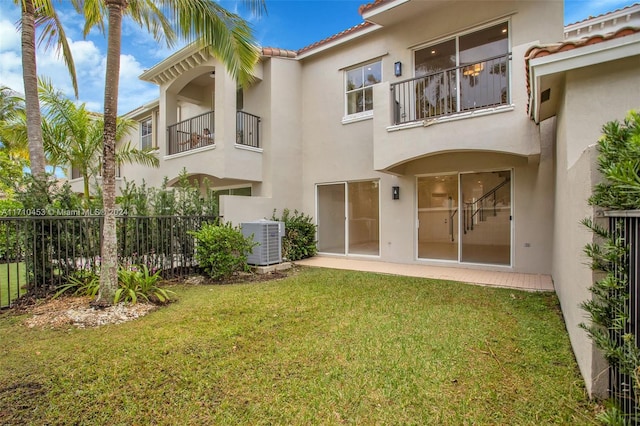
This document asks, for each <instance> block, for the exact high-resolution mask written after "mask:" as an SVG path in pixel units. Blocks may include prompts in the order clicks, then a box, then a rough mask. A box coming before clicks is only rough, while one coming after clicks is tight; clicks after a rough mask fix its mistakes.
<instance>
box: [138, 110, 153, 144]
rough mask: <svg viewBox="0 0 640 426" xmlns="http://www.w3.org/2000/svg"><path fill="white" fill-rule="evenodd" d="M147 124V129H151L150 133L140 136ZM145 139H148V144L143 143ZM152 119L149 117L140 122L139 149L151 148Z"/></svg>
mask: <svg viewBox="0 0 640 426" xmlns="http://www.w3.org/2000/svg"><path fill="white" fill-rule="evenodd" d="M147 122H148V123H149V127H150V128H151V132H150V133H147V134H146V135H144V134H142V133H143V131H144V128H145V123H147ZM145 139H148V140H149V141H148V143H147V144H145V143H144V141H145ZM153 146H154V145H153V117H152V116H149V117H147V118H144V119H143V120H140V149H149V148H153Z"/></svg>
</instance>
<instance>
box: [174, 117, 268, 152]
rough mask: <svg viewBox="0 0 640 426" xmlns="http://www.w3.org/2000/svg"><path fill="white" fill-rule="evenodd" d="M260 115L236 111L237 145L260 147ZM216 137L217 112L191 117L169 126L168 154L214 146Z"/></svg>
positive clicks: (235, 141)
mask: <svg viewBox="0 0 640 426" xmlns="http://www.w3.org/2000/svg"><path fill="white" fill-rule="evenodd" d="M259 124H260V117H258V116H256V115H253V114H249V113H246V112H244V111H237V112H236V132H235V133H236V137H235V140H234V143H235V144H236V145H241V146H247V147H251V148H260V127H259ZM215 144H216V139H215V112H214V111H209V112H206V113H204V114H200V115H197V116H195V117H191V118H189V119H187V120H184V121H180V122H179V123H176V124H172V125H170V126H168V128H167V155H173V154H180V153H183V152H188V151H191V150H194V149H198V148H203V147H206V146H212V145H215Z"/></svg>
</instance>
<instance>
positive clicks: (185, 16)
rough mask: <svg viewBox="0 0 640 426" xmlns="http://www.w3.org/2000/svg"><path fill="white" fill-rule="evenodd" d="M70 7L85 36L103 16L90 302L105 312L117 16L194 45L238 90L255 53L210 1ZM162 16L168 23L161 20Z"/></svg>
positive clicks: (247, 31) (253, 1) (246, 31)
mask: <svg viewBox="0 0 640 426" xmlns="http://www.w3.org/2000/svg"><path fill="white" fill-rule="evenodd" d="M244 3H245V4H246V5H247V6H248V7H249V8H250V10H251V11H252V12H253V13H254V14H256V15H260V14H261V13H262V12H263V11H264V10H265V3H264V0H245V1H244ZM74 4H75V5H76V7H77V9H78V10H79V11H81V12H82V13H83V14H84V16H85V19H86V24H85V34H88V32H89V30H90V29H91V28H93V27H94V26H98V27H99V28H102V23H103V16H104V12H105V10H106V12H107V13H108V25H109V28H108V36H107V69H106V77H105V89H104V94H105V96H104V148H103V161H104V162H103V172H102V178H103V203H104V226H103V234H102V237H103V238H102V264H101V274H100V291H99V293H98V297H97V299H96V301H95V302H94V304H95V305H96V306H106V305H110V304H112V303H113V296H114V294H115V291H116V289H117V284H118V282H117V267H118V265H117V251H116V248H117V241H116V222H115V214H114V213H115V158H116V157H115V142H116V127H117V122H116V117H117V105H118V79H119V75H120V52H121V43H122V37H121V31H122V18H123V15H126V16H129V17H131V18H132V19H133V20H134V21H135V22H136V23H138V24H140V25H141V26H144V27H145V28H146V29H147V30H148V31H149V33H150V34H152V35H153V36H154V38H155V39H156V40H161V39H164V40H165V41H166V42H167V45H168V46H170V47H171V46H172V45H173V44H174V42H175V40H176V39H177V37H178V36H180V37H181V38H183V39H186V40H188V41H193V40H195V41H197V42H198V43H199V44H200V45H201V46H203V47H205V48H207V49H208V50H209V52H210V53H211V54H212V55H213V56H214V57H216V58H217V59H218V60H220V61H221V62H222V63H223V64H224V65H225V67H226V68H227V70H228V71H229V73H230V74H231V75H232V76H233V77H234V78H236V79H237V80H238V81H239V82H240V83H241V84H246V83H248V82H250V81H251V79H252V70H253V67H254V66H255V64H256V62H257V61H258V58H259V50H258V48H257V46H256V45H255V43H254V41H253V35H252V31H251V28H250V26H249V24H248V23H247V22H246V21H245V20H244V19H242V18H241V17H240V16H239V15H237V14H234V13H231V12H229V11H227V10H226V9H224V8H223V7H222V6H220V5H219V4H218V3H217V2H216V1H214V0H183V1H180V2H178V1H174V0H156V1H153V0H103V1H101V0H85V1H82V0H74ZM163 12H164V13H167V14H168V15H169V16H170V18H171V19H167V16H165V14H164V13H163Z"/></svg>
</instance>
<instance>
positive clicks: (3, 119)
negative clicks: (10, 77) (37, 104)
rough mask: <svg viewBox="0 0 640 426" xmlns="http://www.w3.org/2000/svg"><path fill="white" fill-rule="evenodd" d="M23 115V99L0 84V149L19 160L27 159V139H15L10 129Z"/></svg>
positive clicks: (24, 160) (11, 157)
mask: <svg viewBox="0 0 640 426" xmlns="http://www.w3.org/2000/svg"><path fill="white" fill-rule="evenodd" d="M24 116H25V110H24V99H23V98H22V97H21V96H20V95H19V94H18V93H16V92H15V91H13V90H11V89H10V88H8V87H6V86H0V150H2V151H3V152H4V153H5V154H6V155H7V157H9V158H10V159H14V160H17V161H21V162H26V161H28V160H29V149H28V147H27V139H26V138H24V139H17V138H16V137H15V135H14V134H13V132H12V130H11V129H12V127H13V126H14V124H15V123H16V122H18V121H20V120H21V117H24Z"/></svg>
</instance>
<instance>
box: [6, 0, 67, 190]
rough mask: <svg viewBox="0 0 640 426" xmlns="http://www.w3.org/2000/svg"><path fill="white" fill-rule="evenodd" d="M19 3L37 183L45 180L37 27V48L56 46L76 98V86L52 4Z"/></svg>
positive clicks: (28, 0) (32, 162)
mask: <svg viewBox="0 0 640 426" xmlns="http://www.w3.org/2000/svg"><path fill="white" fill-rule="evenodd" d="M14 1H15V2H16V3H17V2H18V1H19V2H20V7H21V11H22V19H21V36H22V79H23V83H24V94H25V104H26V113H27V136H28V141H29V143H28V146H29V159H30V165H31V173H32V174H33V175H34V176H35V177H36V178H37V179H39V180H41V179H44V178H45V176H46V175H45V155H44V145H43V140H42V127H41V114H40V102H39V99H38V72H37V66H36V27H40V28H41V29H42V32H41V36H40V38H39V40H38V44H41V43H42V42H46V45H47V46H50V45H51V44H52V43H53V42H55V43H56V44H57V47H58V50H61V51H62V53H63V55H62V56H63V59H64V61H65V63H66V64H67V69H68V70H69V74H70V75H71V80H72V83H73V88H74V90H75V95H76V97H77V96H78V83H77V81H76V72H75V65H74V63H73V57H72V56H71V50H70V48H69V45H68V43H67V37H66V35H65V33H64V28H63V27H62V24H61V23H60V20H59V19H58V15H57V14H56V12H55V9H54V8H53V5H52V3H51V0H14Z"/></svg>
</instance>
